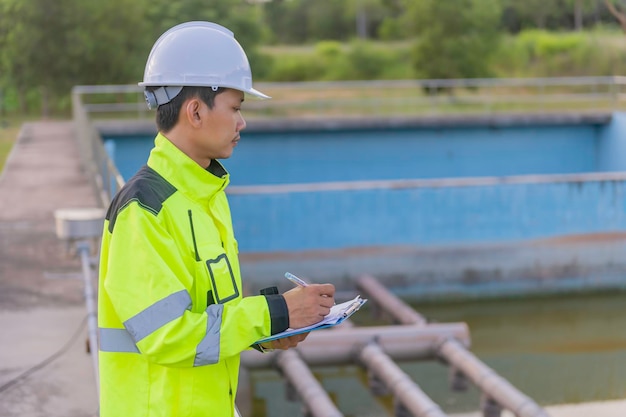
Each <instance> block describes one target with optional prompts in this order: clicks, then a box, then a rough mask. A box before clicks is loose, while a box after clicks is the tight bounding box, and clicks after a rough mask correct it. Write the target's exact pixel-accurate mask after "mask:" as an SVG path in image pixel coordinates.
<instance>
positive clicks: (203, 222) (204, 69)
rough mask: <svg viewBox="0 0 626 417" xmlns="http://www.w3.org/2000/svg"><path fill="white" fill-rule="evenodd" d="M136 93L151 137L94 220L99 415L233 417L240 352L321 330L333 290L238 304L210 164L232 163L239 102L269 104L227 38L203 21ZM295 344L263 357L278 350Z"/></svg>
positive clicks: (159, 54) (224, 178)
mask: <svg viewBox="0 0 626 417" xmlns="http://www.w3.org/2000/svg"><path fill="white" fill-rule="evenodd" d="M140 85H142V86H144V87H145V88H146V100H147V101H148V104H149V106H150V107H152V108H157V126H158V129H159V133H158V135H157V137H156V139H155V147H154V148H153V149H152V151H151V153H150V157H149V159H148V162H147V165H146V166H144V167H143V168H141V169H140V170H139V172H138V173H137V174H136V175H135V176H134V177H133V178H131V179H130V180H129V181H128V183H127V184H126V185H125V186H124V188H122V189H121V190H120V192H119V193H118V194H117V195H116V197H115V198H114V200H113V202H112V203H111V206H110V207H109V210H108V213H107V216H106V220H105V225H104V233H103V241H102V252H101V263H100V285H99V304H98V325H99V328H100V329H99V330H100V355H99V356H100V385H101V396H100V413H101V416H102V417H120V416H142V417H152V416H172V417H179V416H180V417H182V416H185V417H195V416H212V417H215V416H218V417H219V416H224V417H226V416H227V417H232V416H233V413H234V397H235V393H236V390H237V378H238V371H239V354H240V352H241V351H242V350H245V349H248V348H249V347H250V346H253V345H254V344H255V341H257V340H259V339H261V338H263V337H266V336H269V335H272V334H276V333H278V332H281V331H283V330H285V329H286V328H287V327H292V328H299V327H304V326H307V325H310V324H314V323H316V322H318V321H320V320H321V319H322V317H323V316H325V315H326V314H328V313H329V311H330V307H331V306H332V305H333V302H334V298H333V297H334V291H335V289H334V286H332V285H331V284H323V285H310V286H308V287H297V288H294V289H292V290H290V291H288V292H286V293H284V294H283V295H279V294H269V295H259V296H250V297H242V286H241V277H240V271H239V262H238V259H237V253H238V250H237V241H236V240H235V238H234V234H233V229H232V223H231V218H230V210H229V207H228V203H227V200H226V195H225V193H224V189H225V188H226V186H227V185H228V181H229V177H228V173H227V172H226V170H225V169H224V167H223V166H222V165H221V164H220V163H219V162H218V159H222V158H228V157H230V156H231V154H232V152H233V148H234V147H235V146H236V145H237V143H238V142H239V139H240V135H239V134H240V132H241V131H242V130H243V129H244V128H245V126H246V123H245V121H244V119H243V117H242V115H241V112H240V108H241V104H242V102H243V101H244V93H246V94H249V95H253V96H258V97H261V98H267V96H265V95H264V94H263V93H261V92H259V91H257V90H255V89H254V88H252V77H251V71H250V66H249V64H248V60H247V57H246V55H245V53H244V51H243V49H242V48H241V46H240V45H239V43H237V41H236V40H235V38H234V37H233V34H232V32H230V31H228V30H227V29H226V28H224V27H222V26H219V25H216V24H213V23H208V22H189V23H185V24H182V25H178V26H175V27H173V28H172V29H170V30H169V31H167V32H165V33H164V34H163V35H162V36H161V37H160V38H159V39H158V40H157V42H156V43H155V44H154V46H153V48H152V51H151V53H150V56H149V57H148V62H147V64H146V70H145V74H144V81H143V82H142V83H140ZM303 338H304V337H303V336H292V337H290V338H284V339H279V340H276V341H275V342H272V344H271V345H269V346H264V347H266V348H278V349H287V348H290V347H294V346H296V345H297V344H298V342H300V341H301V340H303ZM257 348H259V349H260V350H263V349H262V348H261V347H258V346H257Z"/></svg>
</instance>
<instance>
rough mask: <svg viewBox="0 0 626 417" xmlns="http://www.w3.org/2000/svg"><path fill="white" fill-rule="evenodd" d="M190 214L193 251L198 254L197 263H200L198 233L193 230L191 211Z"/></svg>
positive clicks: (188, 211)
mask: <svg viewBox="0 0 626 417" xmlns="http://www.w3.org/2000/svg"><path fill="white" fill-rule="evenodd" d="M187 213H189V226H190V227H191V239H192V240H193V250H194V251H195V253H196V261H197V262H200V255H199V254H198V245H197V244H196V232H195V231H194V230H193V214H192V212H191V210H187Z"/></svg>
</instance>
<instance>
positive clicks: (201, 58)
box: [139, 22, 270, 108]
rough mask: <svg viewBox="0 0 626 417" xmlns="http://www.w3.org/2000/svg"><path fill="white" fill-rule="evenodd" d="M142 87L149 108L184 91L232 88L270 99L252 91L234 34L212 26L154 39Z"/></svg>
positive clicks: (185, 27) (191, 25)
mask: <svg viewBox="0 0 626 417" xmlns="http://www.w3.org/2000/svg"><path fill="white" fill-rule="evenodd" d="M139 85H140V86H142V87H160V88H157V89H152V91H148V90H146V91H145V95H146V101H147V103H148V107H150V108H156V107H158V106H159V105H161V104H165V103H168V102H169V101H170V100H172V99H173V98H174V97H176V95H177V94H178V93H180V91H181V90H182V88H183V87H186V86H189V87H212V88H213V89H214V90H217V88H218V87H226V88H233V89H235V90H239V91H243V92H244V93H247V94H250V95H253V96H256V97H260V98H270V97H269V96H267V95H265V94H263V93H261V92H260V91H258V90H255V89H254V88H252V71H251V70H250V64H249V63H248V57H247V56H246V53H245V52H244V50H243V48H242V47H241V45H239V42H237V40H236V39H235V37H234V35H233V32H231V31H230V30H228V29H226V28H225V27H223V26H220V25H218V24H216V23H211V22H187V23H182V24H180V25H177V26H174V27H173V28H171V29H170V30H168V31H167V32H165V33H164V34H163V35H161V36H160V37H159V39H157V41H156V42H155V43H154V46H153V47H152V50H151V51H150V56H148V62H147V63H146V69H145V72H144V75H143V81H142V82H140V83H139Z"/></svg>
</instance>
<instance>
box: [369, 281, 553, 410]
mask: <svg viewBox="0 0 626 417" xmlns="http://www.w3.org/2000/svg"><path fill="white" fill-rule="evenodd" d="M361 279H363V281H364V282H365V283H366V286H367V285H369V286H370V287H375V288H376V294H374V295H373V296H372V299H373V300H375V301H376V302H378V299H381V300H383V302H385V304H381V307H382V308H383V309H384V310H385V311H386V312H387V313H388V314H390V315H391V316H393V317H395V318H396V319H397V320H398V321H400V322H401V323H404V324H415V323H416V322H418V321H419V318H418V317H417V316H415V315H411V314H407V313H406V308H410V307H408V305H406V304H405V303H404V302H403V301H402V300H400V299H399V298H397V297H396V296H395V295H393V294H392V293H391V292H389V291H388V290H387V289H386V288H385V287H383V286H382V285H380V284H379V285H378V286H375V285H374V284H372V282H371V281H372V280H374V279H373V278H371V277H368V276H364V277H362V278H359V280H358V282H361ZM368 288H369V287H368ZM380 294H385V295H384V296H381V295H380ZM368 296H370V294H369V293H368ZM389 298H392V299H395V301H393V302H389ZM400 305H402V306H404V307H402V308H400ZM420 317H421V316H420ZM430 326H432V325H429V326H428V327H430ZM442 340H443V341H442V342H441V343H440V345H439V347H438V348H437V353H438V355H439V356H440V357H442V358H443V359H445V360H446V361H447V362H448V363H449V364H450V365H451V366H452V367H454V368H456V369H457V370H458V371H460V372H462V373H463V374H464V375H465V376H467V377H468V378H470V379H471V380H472V382H474V384H476V386H478V387H479V388H480V389H481V390H483V392H484V393H485V394H486V395H487V396H488V397H490V398H492V399H494V400H495V401H497V402H498V403H499V404H500V405H502V406H503V407H504V408H506V409H507V410H511V411H512V412H513V413H515V415H516V416H517V417H547V416H548V414H547V413H546V412H545V411H544V410H543V409H542V408H541V407H539V405H538V404H537V403H536V402H535V401H533V400H532V399H531V398H530V397H528V396H526V395H525V394H523V393H522V392H520V391H519V390H518V389H517V388H515V387H514V386H513V385H512V384H511V383H510V382H509V381H507V380H506V379H504V378H502V377H501V376H500V375H498V374H497V373H496V372H495V371H494V370H493V369H491V368H489V367H488V366H487V365H485V364H484V363H483V362H481V361H480V360H479V359H478V358H477V357H476V356H474V355H473V354H472V353H471V352H469V351H468V350H467V349H466V347H467V346H464V345H462V344H461V343H460V342H459V341H458V340H454V337H447V338H444V339H442Z"/></svg>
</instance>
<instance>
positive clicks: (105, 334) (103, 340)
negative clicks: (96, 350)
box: [98, 327, 139, 353]
mask: <svg viewBox="0 0 626 417" xmlns="http://www.w3.org/2000/svg"><path fill="white" fill-rule="evenodd" d="M98 331H99V332H100V350H101V351H102V352H127V353H139V349H137V345H135V342H134V341H133V338H132V337H130V333H128V332H127V331H126V329H108V328H104V327H100V328H99V329H98Z"/></svg>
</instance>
